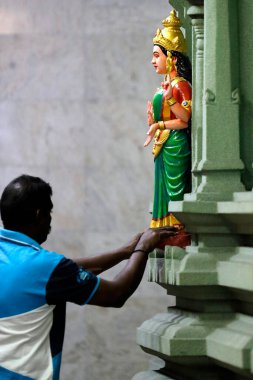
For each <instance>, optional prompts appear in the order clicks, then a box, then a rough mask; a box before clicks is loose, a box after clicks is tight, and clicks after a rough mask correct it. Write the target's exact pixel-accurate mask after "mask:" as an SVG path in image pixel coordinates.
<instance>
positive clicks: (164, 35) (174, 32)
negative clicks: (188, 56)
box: [153, 10, 187, 53]
mask: <svg viewBox="0 0 253 380" xmlns="http://www.w3.org/2000/svg"><path fill="white" fill-rule="evenodd" d="M162 24H163V26H164V29H162V30H161V29H157V32H156V36H155V38H154V39H153V43H154V44H158V45H161V46H163V47H164V48H165V49H166V50H175V51H179V52H180V53H186V50H187V47H186V40H185V38H184V35H183V33H182V31H181V29H180V26H181V25H182V24H181V21H180V19H179V18H178V17H177V15H176V11H175V10H172V11H171V12H170V15H169V17H167V18H166V19H165V20H163V21H162Z"/></svg>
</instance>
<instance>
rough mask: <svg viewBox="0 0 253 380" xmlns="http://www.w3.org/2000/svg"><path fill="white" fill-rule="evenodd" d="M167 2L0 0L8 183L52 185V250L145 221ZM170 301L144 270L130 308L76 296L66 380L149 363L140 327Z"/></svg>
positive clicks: (114, 374) (0, 106)
mask: <svg viewBox="0 0 253 380" xmlns="http://www.w3.org/2000/svg"><path fill="white" fill-rule="evenodd" d="M169 11H170V6H169V4H168V2H167V0H156V1H153V0H143V1H140V2H137V1H135V0H128V1H124V0H117V1H116V0H93V1H92V0H72V1H71V2H70V1H68V0H43V1H39V0H0V52H1V53H0V76H1V80H0V130H1V140H0V164H1V176H0V191H2V190H3V188H4V186H5V185H6V184H7V183H8V182H9V181H10V180H11V179H13V178H14V177H15V176H17V175H20V174H22V173H28V174H31V175H37V176H41V177H42V178H43V179H45V180H47V181H48V182H50V183H51V185H52V187H53V189H54V195H53V202H54V212H53V224H52V227H53V228H52V234H51V236H50V237H49V239H48V242H47V244H46V247H47V248H49V249H51V250H56V251H59V252H61V253H64V254H65V255H66V256H69V257H79V256H86V255H93V254H95V253H98V252H103V251H106V250H109V249H111V248H114V247H116V246H119V245H121V244H122V243H124V242H125V241H127V240H128V239H129V238H130V237H131V236H132V235H133V234H134V233H136V232H137V231H140V230H142V229H144V228H145V227H146V226H147V225H148V222H149V219H150V215H149V214H148V208H149V202H150V201H151V200H152V192H153V191H152V190H153V158H152V154H151V147H148V148H146V149H144V148H143V142H144V140H145V134H146V130H147V127H146V101H147V99H149V98H150V97H151V96H152V94H153V92H154V90H155V89H156V87H157V86H158V85H159V83H160V81H161V78H159V77H157V76H156V74H155V72H154V70H153V68H152V65H151V64H150V61H151V55H152V37H153V35H154V32H155V31H156V29H157V27H160V26H161V23H160V21H161V20H162V19H163V18H165V17H166V16H167V15H168V14H169ZM119 269H120V266H119V267H118V268H116V269H114V270H112V271H108V273H106V274H105V277H107V278H110V277H112V276H113V275H114V274H115V273H116V272H117V271H118V270H119ZM169 302H171V300H170V299H169V298H168V297H167V296H166V294H165V292H163V290H161V288H159V287H157V286H156V285H153V284H149V283H147V281H146V278H144V279H143V281H142V284H141V285H140V287H139V289H138V290H137V292H136V293H135V295H134V296H133V297H132V298H131V299H130V300H129V301H128V302H127V304H126V305H125V307H124V308H123V309H120V310H113V309H110V310H109V309H106V310H105V309H101V308H96V307H90V306H87V307H85V308H83V309H82V308H80V307H77V306H75V305H69V308H68V323H67V330H66V341H65V350H64V357H63V361H64V362H63V366H62V380H69V379H71V378H72V379H75V380H86V379H89V380H90V379H92V380H97V379H100V378H101V377H103V379H104V380H109V379H110V380H118V379H119V378H120V379H121V380H127V379H130V378H131V377H132V376H133V374H134V373H136V372H139V371H141V370H142V369H146V368H147V362H148V360H149V357H148V356H147V355H146V354H144V353H143V352H142V351H141V350H140V348H139V347H138V346H137V345H136V344H135V329H136V326H138V325H139V324H140V323H141V322H142V321H143V320H145V319H147V318H148V317H150V316H152V315H154V313H156V312H157V310H161V311H164V309H165V308H166V305H168V304H169Z"/></svg>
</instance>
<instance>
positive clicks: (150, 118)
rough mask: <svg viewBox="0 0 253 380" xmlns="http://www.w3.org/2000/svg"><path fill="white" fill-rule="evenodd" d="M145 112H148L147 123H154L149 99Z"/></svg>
mask: <svg viewBox="0 0 253 380" xmlns="http://www.w3.org/2000/svg"><path fill="white" fill-rule="evenodd" d="M147 114H148V125H151V124H153V123H154V116H153V115H154V113H153V106H152V103H151V101H150V100H149V101H148V103H147Z"/></svg>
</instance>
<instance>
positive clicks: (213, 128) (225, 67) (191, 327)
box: [135, 0, 253, 380]
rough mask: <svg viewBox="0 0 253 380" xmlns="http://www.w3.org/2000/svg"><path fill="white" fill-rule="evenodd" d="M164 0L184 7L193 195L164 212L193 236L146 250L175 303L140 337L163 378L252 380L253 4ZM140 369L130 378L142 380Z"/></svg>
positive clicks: (245, 0)
mask: <svg viewBox="0 0 253 380" xmlns="http://www.w3.org/2000/svg"><path fill="white" fill-rule="evenodd" d="M170 2H171V4H172V5H173V6H174V7H175V8H176V9H177V10H178V11H179V15H180V17H184V16H186V15H187V17H185V20H184V26H185V27H186V36H188V38H189V40H188V44H190V46H191V58H192V65H193V109H192V193H190V194H185V196H184V200H183V201H182V202H171V203H170V205H169V210H170V211H171V212H172V213H173V214H174V215H175V216H176V217H177V218H178V219H179V220H181V221H182V222H183V223H184V224H185V228H186V230H187V232H189V233H191V235H192V244H191V246H189V247H187V248H186V249H185V250H182V249H181V248H177V247H166V249H165V252H164V254H163V253H162V252H161V251H159V250H157V251H154V252H153V253H152V254H150V258H149V267H148V276H149V281H154V282H157V283H159V284H160V285H161V286H163V287H164V288H165V289H166V290H167V292H168V294H172V295H174V296H176V307H175V308H169V309H168V311H167V313H163V314H158V315H156V316H154V317H153V318H151V319H150V320H147V321H145V322H143V324H142V325H141V326H140V327H139V328H138V330H137V342H138V344H140V345H141V346H142V348H143V349H144V350H145V351H147V352H149V353H151V354H153V355H156V356H158V357H161V358H162V359H163V360H164V361H165V366H164V368H163V375H165V374H166V376H167V377H166V378H168V379H169V378H170V376H172V378H174V377H175V378H178V379H180V380H181V379H182V380H184V379H185V380H189V379H193V380H197V379H217V380H218V379H227V378H228V379H230V378H231V379H236V380H244V379H249V378H253V192H252V191H248V190H252V185H253V165H252V162H253V113H252V109H253V107H252V93H253V76H252V67H253V44H252V39H253V24H252V19H253V2H252V1H251V0H242V1H241V0H240V1H238V0H222V1H221V0H205V1H204V2H203V1H201V0H188V1H187V0H184V1H182V2H181V1H179V0H171V1H170ZM189 21H190V22H191V25H192V37H190V34H189V33H188V29H187V28H188V23H189ZM241 178H242V180H241ZM246 190H247V191H246ZM175 363H177V365H176V364H175ZM179 363H180V365H179ZM199 374H201V376H199ZM139 376H140V378H137V379H135V380H141V379H144V378H145V375H144V374H139ZM148 376H152V375H151V374H150V372H148V373H147V379H149V377H148ZM151 379H152V377H151ZM158 379H160V378H159V377H158Z"/></svg>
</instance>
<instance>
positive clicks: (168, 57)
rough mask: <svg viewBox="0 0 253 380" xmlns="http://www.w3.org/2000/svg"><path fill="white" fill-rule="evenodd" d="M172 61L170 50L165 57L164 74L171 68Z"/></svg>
mask: <svg viewBox="0 0 253 380" xmlns="http://www.w3.org/2000/svg"><path fill="white" fill-rule="evenodd" d="M172 67H173V62H172V55H171V52H170V51H169V50H168V51H167V59H166V74H169V73H170V72H171V70H172Z"/></svg>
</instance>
